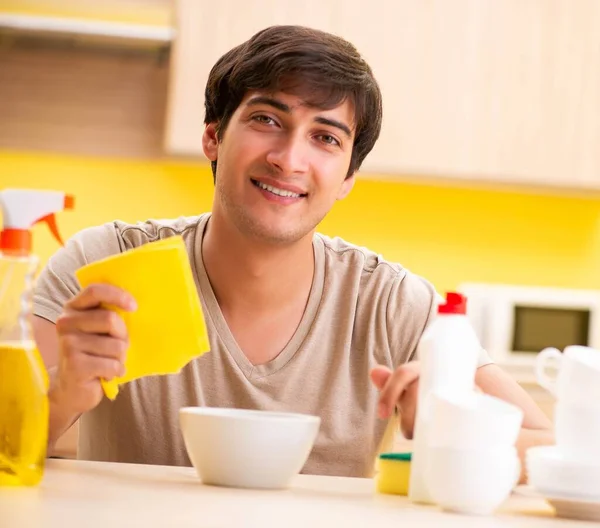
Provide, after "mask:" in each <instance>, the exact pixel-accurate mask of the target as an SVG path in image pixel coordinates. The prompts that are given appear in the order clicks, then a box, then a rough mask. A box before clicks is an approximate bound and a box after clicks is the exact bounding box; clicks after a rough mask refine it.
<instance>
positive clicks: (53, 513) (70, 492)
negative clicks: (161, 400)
mask: <svg viewBox="0 0 600 528" xmlns="http://www.w3.org/2000/svg"><path fill="white" fill-rule="evenodd" d="M0 518H1V520H2V521H1V525H2V528H12V527H18V528H34V527H35V528H70V527H73V528H81V527H85V528H95V527H98V528H114V527H119V526H128V527H129V526H144V527H147V528H150V527H155V526H156V527H159V526H160V527H165V526H177V527H186V526H193V527H195V528H198V527H200V526H210V527H221V526H222V527H238V526H239V527H242V526H243V527H248V528H253V527H260V528H269V527H271V526H274V527H275V526H277V527H281V526H286V527H303V528H305V527H309V526H314V527H319V526H332V527H333V526H335V527H338V526H340V527H341V526H343V527H344V528H352V527H361V528H362V527H365V526H377V527H378V528H385V527H386V526H389V527H394V528H397V527H398V526H411V527H419V526H431V527H436V528H444V527H448V528H469V527H471V526H472V527H476V528H487V527H490V528H491V527H494V528H495V527H498V526H515V527H523V528H525V527H526V528H545V527H548V528H560V527H562V526H565V527H566V526H573V525H572V521H567V520H562V519H557V518H555V517H554V513H553V509H552V508H551V507H550V506H549V505H548V504H547V503H546V501H544V500H543V499H541V498H538V497H530V496H526V495H525V494H518V493H515V494H513V495H512V496H511V497H510V498H509V499H508V500H507V501H506V502H505V504H504V505H503V506H502V507H501V508H500V509H499V510H498V512H497V513H496V514H495V515H493V516H486V517H477V516H466V515H460V514H452V513H446V512H443V511H442V510H441V509H439V508H437V507H435V506H420V505H415V504H412V503H411V502H409V501H408V499H407V498H406V497H400V496H395V495H380V494H377V493H375V491H374V481H373V480H371V479H358V478H341V477H319V476H309V475H298V476H297V477H296V478H295V480H294V483H293V486H292V487H291V489H288V490H278V491H267V490H243V489H232V488H219V487H213V486H205V485H203V484H202V483H201V482H200V481H199V479H198V478H197V476H196V473H195V471H194V470H193V468H184V467H166V466H146V465H136V464H116V463H105V462H84V461H75V460H49V461H48V464H47V468H46V473H45V476H44V479H43V481H42V483H41V484H40V486H38V487H37V488H0ZM577 526H578V527H582V528H584V527H586V526H590V527H591V526H597V524H596V523H587V522H581V523H578V524H577Z"/></svg>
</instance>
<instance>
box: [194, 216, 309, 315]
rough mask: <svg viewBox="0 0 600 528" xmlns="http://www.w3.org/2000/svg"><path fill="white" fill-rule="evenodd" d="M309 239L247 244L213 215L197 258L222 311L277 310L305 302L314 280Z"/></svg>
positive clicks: (226, 224)
mask: <svg viewBox="0 0 600 528" xmlns="http://www.w3.org/2000/svg"><path fill="white" fill-rule="evenodd" d="M312 235H313V234H312V233H310V234H308V235H307V236H305V237H304V238H302V239H301V240H299V241H297V242H294V243H292V244H289V245H273V244H267V243H261V242H260V241H256V240H249V239H248V237H246V236H244V235H243V234H242V233H240V231H239V230H237V229H236V228H235V226H233V225H231V224H230V223H228V222H227V221H226V220H225V219H224V218H221V217H220V216H219V215H215V214H214V213H213V215H212V216H211V218H210V219H209V221H208V225H207V227H206V232H205V235H204V239H203V243H202V248H201V250H202V258H203V261H204V267H205V269H206V273H207V275H208V278H209V280H210V283H211V286H212V288H213V291H214V293H215V297H216V298H217V301H218V303H219V306H220V307H221V309H222V310H225V311H228V312H231V311H237V310H244V311H245V310H252V311H257V310H259V311H267V310H271V309H273V310H278V309H280V308H282V307H284V306H286V305H289V304H290V303H294V302H296V301H297V300H298V298H299V296H302V297H303V298H304V300H305V301H306V300H307V299H308V295H309V292H310V288H311V285H312V280H313V274H314V268H315V265H314V253H313V246H312Z"/></svg>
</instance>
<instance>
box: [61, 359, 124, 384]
mask: <svg viewBox="0 0 600 528" xmlns="http://www.w3.org/2000/svg"><path fill="white" fill-rule="evenodd" d="M66 371H67V376H68V379H69V380H70V381H74V382H77V383H78V384H84V383H87V382H89V381H91V380H95V379H98V378H101V379H105V380H109V381H110V380H111V379H113V378H116V377H120V376H123V375H124V374H125V365H123V363H121V362H120V361H118V360H116V359H113V358H107V357H99V356H94V355H91V354H86V353H79V354H77V355H74V356H73V357H72V358H71V359H70V361H69V362H68V364H67V366H66Z"/></svg>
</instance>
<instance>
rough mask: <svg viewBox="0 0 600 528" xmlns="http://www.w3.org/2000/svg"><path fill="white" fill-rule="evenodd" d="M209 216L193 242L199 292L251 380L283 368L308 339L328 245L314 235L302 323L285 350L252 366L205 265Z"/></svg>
mask: <svg viewBox="0 0 600 528" xmlns="http://www.w3.org/2000/svg"><path fill="white" fill-rule="evenodd" d="M209 218H210V213H207V214H206V215H204V216H203V218H202V219H201V220H200V222H199V224H198V231H197V233H196V240H195V242H194V252H195V255H194V260H195V264H196V266H195V267H196V272H197V274H198V281H199V284H200V291H201V293H202V297H203V299H204V303H205V306H206V309H207V312H208V313H207V314H206V316H207V317H209V318H210V319H211V321H212V323H213V325H214V327H215V329H216V331H217V334H218V335H219V338H220V339H221V341H222V342H223V344H224V345H225V348H226V349H227V351H228V352H229V354H230V355H231V357H232V358H233V359H234V361H235V362H236V364H237V365H238V367H239V368H240V370H241V371H242V372H243V373H244V375H245V376H246V378H247V379H248V380H251V379H256V378H263V377H266V376H269V375H271V374H273V373H275V372H277V371H278V370H279V369H281V368H282V367H284V366H285V365H286V364H287V363H288V362H289V361H290V360H291V359H292V358H293V357H294V355H295V354H296V352H297V351H298V350H299V349H300V347H301V345H302V343H303V342H304V340H305V339H306V337H307V335H308V332H309V331H310V329H311V326H312V324H313V321H314V319H315V317H316V315H317V312H318V310H319V306H320V304H321V296H322V294H323V286H324V283H325V248H324V245H323V241H322V240H321V238H320V237H319V236H314V237H313V253H314V258H315V271H314V275H313V281H312V285H311V288H310V293H309V296H308V302H307V303H306V308H305V310H304V313H303V315H302V319H301V320H300V324H299V325H298V327H297V328H296V331H295V332H294V335H293V336H292V338H291V339H290V340H289V341H288V343H287V345H286V346H285V347H284V348H283V350H282V351H281V352H280V353H279V354H278V355H277V356H275V358H273V359H272V360H271V361H269V362H267V363H263V364H262V365H253V364H252V362H251V361H250V360H249V359H248V358H247V357H246V355H245V354H244V352H243V351H242V350H241V348H240V347H239V345H238V344H237V342H236V340H235V338H234V336H233V334H232V333H231V330H230V329H229V326H228V325H227V321H226V320H225V317H224V316H223V312H222V311H221V308H220V306H219V303H218V302H217V298H216V297H215V293H214V291H213V289H212V286H211V284H210V280H209V278H208V275H207V273H206V268H205V267H204V259H203V258H202V241H203V239H204V233H205V231H206V226H207V224H208V220H209Z"/></svg>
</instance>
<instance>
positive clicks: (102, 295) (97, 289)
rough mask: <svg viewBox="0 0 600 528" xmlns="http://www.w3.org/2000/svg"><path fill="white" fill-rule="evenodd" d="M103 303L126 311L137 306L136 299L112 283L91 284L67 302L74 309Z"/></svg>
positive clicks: (88, 307)
mask: <svg viewBox="0 0 600 528" xmlns="http://www.w3.org/2000/svg"><path fill="white" fill-rule="evenodd" d="M102 305H110V306H115V307H117V308H121V309H122V310H125V311H133V310H135V309H136V308H137V305H136V302H135V299H134V298H133V297H132V296H131V295H130V294H129V293H127V292H126V291H124V290H122V289H121V288H117V287H116V286H112V285H110V284H91V285H90V286H88V287H87V288H84V289H83V290H81V292H80V293H79V294H78V295H76V296H75V297H73V299H71V300H70V301H69V302H67V303H66V304H65V306H66V307H67V308H73V309H74V310H89V309H90V308H99V307H100V306H102Z"/></svg>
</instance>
